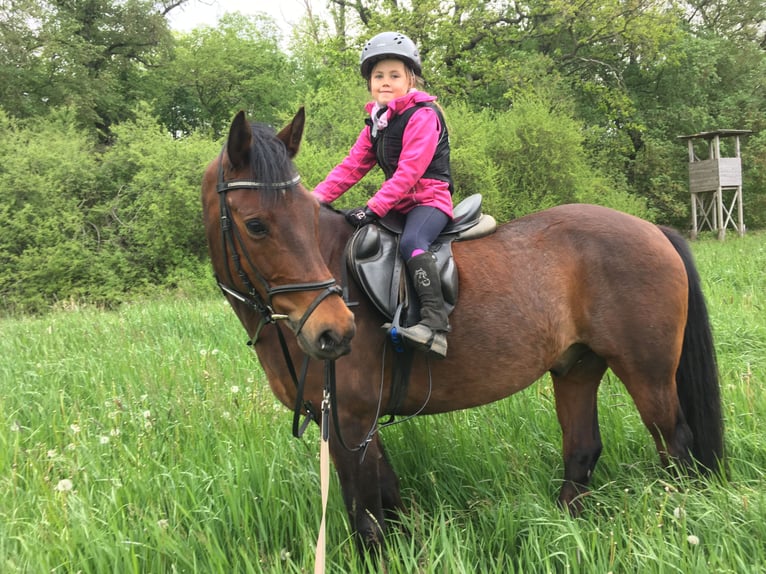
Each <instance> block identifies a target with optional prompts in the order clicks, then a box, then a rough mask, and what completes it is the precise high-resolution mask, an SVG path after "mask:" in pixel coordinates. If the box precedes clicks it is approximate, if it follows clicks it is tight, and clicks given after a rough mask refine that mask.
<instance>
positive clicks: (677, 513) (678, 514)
mask: <svg viewBox="0 0 766 574" xmlns="http://www.w3.org/2000/svg"><path fill="white" fill-rule="evenodd" d="M684 516H686V511H685V510H684V509H683V508H681V507H680V506H678V507H676V508H674V509H673V517H674V518H675V519H676V520H681V519H682V518H683V517H684Z"/></svg>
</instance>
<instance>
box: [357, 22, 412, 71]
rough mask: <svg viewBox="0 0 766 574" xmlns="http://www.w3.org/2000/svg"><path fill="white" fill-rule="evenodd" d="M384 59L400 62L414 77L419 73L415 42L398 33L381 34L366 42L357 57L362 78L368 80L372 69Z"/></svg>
mask: <svg viewBox="0 0 766 574" xmlns="http://www.w3.org/2000/svg"><path fill="white" fill-rule="evenodd" d="M386 58H396V59H397V60H402V61H403V62H404V63H405V64H406V65H407V66H408V67H409V68H410V69H411V70H412V71H413V72H415V75H416V76H419V75H420V73H421V66H420V53H419V52H418V48H417V46H415V42H413V41H412V40H410V39H409V38H408V37H407V36H405V35H404V34H400V33H398V32H382V33H380V34H378V35H377V36H375V37H374V38H372V39H371V40H370V41H368V42H367V43H366V44H365V45H364V48H362V54H361V55H360V57H359V68H360V71H361V72H362V76H363V77H364V78H366V79H369V78H370V73H372V67H373V66H374V65H375V64H376V63H377V62H379V61H381V60H385V59H386Z"/></svg>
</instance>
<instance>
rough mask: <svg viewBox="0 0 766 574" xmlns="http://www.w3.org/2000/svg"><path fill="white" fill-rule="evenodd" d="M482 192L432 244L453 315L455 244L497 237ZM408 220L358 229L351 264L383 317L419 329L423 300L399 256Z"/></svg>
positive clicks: (393, 216)
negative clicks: (485, 211)
mask: <svg viewBox="0 0 766 574" xmlns="http://www.w3.org/2000/svg"><path fill="white" fill-rule="evenodd" d="M481 202H482V197H481V194H478V193H477V194H474V195H471V196H469V197H467V198H466V199H464V200H463V201H461V202H460V203H459V204H458V205H457V206H455V209H454V211H453V218H452V221H451V222H450V223H449V224H447V226H446V227H445V228H444V230H443V231H442V233H441V235H439V237H438V238H437V239H436V241H434V242H433V244H431V247H430V251H431V252H433V253H434V254H435V255H436V263H437V268H438V269H439V275H440V278H441V283H442V292H443V294H444V304H445V308H446V310H447V313H451V312H452V310H453V309H454V308H455V305H457V300H458V270H457V266H456V265H455V261H454V259H453V257H452V243H453V242H455V241H468V240H470V239H477V238H479V237H484V236H486V235H490V234H491V233H493V232H494V231H495V229H496V227H497V222H496V221H495V219H494V218H493V217H492V216H491V215H488V214H484V213H482V212H481ZM404 222H405V216H403V215H402V214H400V213H396V212H391V213H389V214H388V215H386V216H385V217H383V218H381V219H380V220H378V221H377V222H376V223H375V224H371V225H366V226H364V227H361V228H360V229H359V230H357V231H356V232H355V233H354V234H353V235H352V236H351V239H350V240H349V242H348V245H347V246H346V262H347V265H348V268H349V271H350V272H351V275H352V277H353V278H354V279H355V280H356V282H357V284H358V285H359V286H360V287H361V289H362V290H363V291H364V292H365V294H366V295H367V296H368V297H369V299H370V301H372V303H373V304H374V305H375V307H376V308H377V309H378V311H380V312H381V313H382V314H383V316H384V317H385V318H386V319H387V320H389V321H391V320H394V318H395V317H396V318H397V320H396V323H398V324H400V325H402V326H409V325H414V324H415V323H417V322H418V320H419V317H420V309H419V302H418V298H417V296H416V295H415V293H414V287H413V286H412V284H411V281H410V279H409V276H408V274H407V272H406V268H405V265H404V260H403V258H402V256H401V254H400V253H399V236H400V235H401V233H402V230H403V228H404Z"/></svg>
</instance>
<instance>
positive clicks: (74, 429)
mask: <svg viewBox="0 0 766 574" xmlns="http://www.w3.org/2000/svg"><path fill="white" fill-rule="evenodd" d="M69 430H71V431H72V432H73V433H74V434H77V433H78V432H80V425H78V424H77V423H73V424H71V425H69Z"/></svg>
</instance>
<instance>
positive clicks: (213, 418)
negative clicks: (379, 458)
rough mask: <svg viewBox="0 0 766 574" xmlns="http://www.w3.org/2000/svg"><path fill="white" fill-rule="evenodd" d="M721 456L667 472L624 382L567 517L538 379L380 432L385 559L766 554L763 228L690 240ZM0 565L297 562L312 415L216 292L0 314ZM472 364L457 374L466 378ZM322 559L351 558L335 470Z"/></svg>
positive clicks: (659, 562) (583, 564) (351, 562)
mask: <svg viewBox="0 0 766 574" xmlns="http://www.w3.org/2000/svg"><path fill="white" fill-rule="evenodd" d="M693 248H694V251H695V254H696V256H697V262H698V265H699V268H700V273H701V275H702V277H703V281H704V288H705V292H706V295H707V298H708V304H709V307H710V311H711V317H712V321H713V325H714V330H715V337H716V345H717V350H718V358H719V363H720V369H721V374H722V391H723V399H724V412H725V416H726V424H727V431H726V433H727V434H726V439H727V447H728V453H729V466H730V476H729V479H727V480H724V481H722V482H717V481H711V482H709V481H706V480H692V479H683V480H675V479H672V478H671V477H670V476H669V475H668V474H666V473H665V472H664V471H663V470H661V469H660V468H659V465H658V459H657V455H656V452H655V451H654V447H653V445H652V443H651V440H650V438H649V435H648V433H647V431H646V429H645V428H644V427H643V425H642V424H641V422H640V420H639V418H638V415H637V413H636V410H635V408H634V407H633V405H632V403H631V402H630V399H629V397H628V396H627V394H626V393H625V391H624V389H623V387H622V385H621V384H620V383H619V381H617V380H616V379H615V378H614V377H613V376H611V375H608V376H607V377H606V380H605V382H604V384H603V385H602V389H601V393H600V413H601V428H602V433H603V437H604V442H605V449H604V453H603V455H602V458H601V461H600V462H599V465H598V467H597V469H596V473H595V474H594V479H593V492H592V494H590V495H589V496H588V497H587V501H586V511H585V514H584V516H583V517H582V518H580V519H576V520H574V519H570V518H568V517H567V516H565V515H564V514H562V513H561V512H560V511H559V509H558V508H557V507H556V505H555V503H554V500H555V497H556V495H557V492H558V488H559V485H560V484H559V481H560V477H561V474H562V463H561V457H560V453H559V450H560V447H559V442H560V430H559V427H558V423H557V422H556V417H555V412H554V405H553V395H552V390H551V384H550V381H549V380H548V379H547V378H545V379H543V380H541V381H540V382H539V383H538V384H536V385H534V386H533V387H531V388H530V389H528V390H526V391H524V392H523V393H520V394H517V395H514V396H513V397H511V398H509V399H508V400H505V401H501V402H499V403H495V404H493V405H489V406H486V407H482V408H478V409H473V410H469V411H462V412H457V413H451V414H447V415H440V416H436V417H424V418H420V419H416V420H414V421H412V422H409V423H406V424H403V425H398V426H395V427H391V428H389V429H386V430H385V431H384V435H383V436H384V440H385V442H386V444H387V446H388V451H389V455H390V457H391V458H392V462H393V464H394V467H395V468H396V469H397V472H398V473H399V476H400V479H401V483H402V489H403V495H404V498H405V501H406V503H407V504H408V506H409V508H410V513H409V514H408V516H406V517H405V518H404V519H403V522H404V526H405V529H404V530H406V531H408V532H409V533H410V535H405V534H404V533H403V531H395V532H394V533H392V534H391V536H389V538H388V540H387V544H388V559H387V562H386V566H387V571H388V572H390V573H411V572H424V573H426V572H428V573H430V572H434V573H437V572H438V573H450V574H452V573H461V572H465V573H475V572H483V573H484V572H486V573H495V572H497V573H500V572H503V573H507V572H519V573H529V572H557V573H558V572H572V573H578V572H582V573H591V572H603V573H606V572H615V573H617V572H637V571H640V572H642V573H645V572H648V573H653V572H657V573H664V572H679V573H688V572H705V573H707V572H721V573H723V572H736V573H741V572H764V571H766V522H765V521H764V516H766V470H765V469H766V433H764V426H763V425H764V423H766V404H764V403H765V402H766V401H764V389H765V387H766V316H765V315H764V311H765V310H766V235H763V234H752V233H751V234H749V235H748V236H746V237H745V238H744V239H739V238H729V239H727V241H726V242H724V243H719V242H717V241H714V240H705V241H700V242H697V243H695V244H694V245H693ZM0 334H1V335H2V336H1V337H0V572H4V573H5V572H8V573H15V572H24V573H27V572H29V573H38V572H39V573H43V572H46V573H47V572H83V573H88V572H92V573H103V572H119V573H123V572H142V573H143V572H245V573H247V572H280V573H281V572H287V573H291V572H296V573H297V572H310V571H312V570H313V560H314V559H313V553H314V543H315V540H316V535H317V531H318V524H319V518H320V512H321V508H320V497H319V477H318V468H319V465H318V452H319V448H318V433H317V432H316V430H315V429H311V430H309V431H308V432H307V434H306V437H305V438H304V439H303V440H296V439H294V438H292V436H291V433H290V422H291V417H290V414H289V412H288V411H287V410H286V409H285V408H284V407H283V406H281V404H279V403H277V401H276V399H274V397H273V396H272V394H271V392H270V390H269V389H268V386H267V384H266V382H265V379H264V375H263V373H262V371H261V370H260V368H259V366H258V364H257V361H256V360H255V357H254V356H253V355H252V354H251V352H250V351H249V350H248V347H246V346H245V344H244V343H245V341H246V336H245V333H244V331H243V330H242V329H241V327H240V325H239V323H238V321H237V319H236V318H235V316H234V314H233V313H232V312H231V310H230V309H229V308H228V307H227V306H226V305H225V304H224V302H223V301H222V300H221V299H220V298H214V299H211V300H190V299H171V298H168V299H166V300H162V301H148V302H141V303H140V304H139V303H135V304H126V305H124V306H123V307H122V308H121V309H120V310H119V311H116V312H101V311H98V310H95V309H91V308H87V307H84V308H70V309H67V310H59V311H56V312H54V313H51V314H49V315H47V316H44V317H37V318H12V319H4V320H2V321H0ZM466 384H470V381H467V382H466ZM328 571H329V572H362V571H364V564H363V563H362V560H361V559H360V558H358V557H357V556H356V553H355V551H354V545H353V542H352V540H351V535H350V532H349V528H348V524H347V521H346V516H345V510H344V509H343V505H342V501H341V497H340V492H339V487H338V484H337V480H335V478H334V477H333V484H332V490H331V494H330V503H329V508H328Z"/></svg>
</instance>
